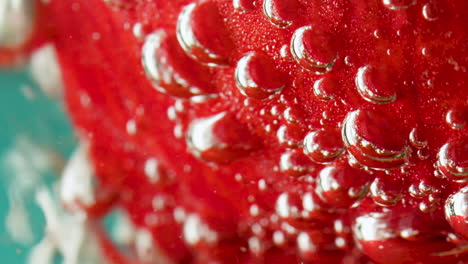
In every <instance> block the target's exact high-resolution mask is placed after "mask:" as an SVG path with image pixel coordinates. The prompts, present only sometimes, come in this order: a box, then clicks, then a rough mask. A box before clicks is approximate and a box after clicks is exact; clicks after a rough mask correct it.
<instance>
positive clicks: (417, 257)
mask: <svg viewBox="0 0 468 264" xmlns="http://www.w3.org/2000/svg"><path fill="white" fill-rule="evenodd" d="M7 2H8V1H7ZM37 5H38V6H39V7H40V8H39V11H40V12H39V13H40V16H39V17H43V21H47V23H48V24H50V25H52V26H51V28H49V29H48V30H47V31H44V30H43V29H42V31H41V32H42V33H40V34H46V35H47V36H48V39H49V41H50V42H52V43H53V44H54V45H55V47H56V49H57V52H58V56H59V62H60V65H61V67H62V72H63V78H64V81H65V83H66V86H67V87H66V101H67V105H68V109H69V111H70V114H71V117H72V119H73V122H74V124H75V125H76V127H77V130H78V131H79V135H80V137H81V138H82V139H83V140H85V141H89V142H90V154H91V157H92V160H93V162H94V167H95V168H94V169H95V174H96V176H97V178H98V180H99V189H97V190H95V191H96V192H98V193H101V192H105V193H111V194H112V193H113V194H116V193H118V194H120V195H119V197H120V198H119V199H118V200H117V201H115V206H120V207H123V208H125V209H126V211H127V212H128V214H129V216H130V217H131V219H132V221H133V222H134V223H135V225H137V226H138V227H140V228H146V229H148V230H150V232H151V234H152V235H153V239H154V242H155V245H154V246H155V247H157V248H159V250H160V251H161V252H163V253H164V255H165V257H167V258H168V259H171V260H172V261H174V262H177V263H211V262H215V263H298V262H303V263H373V262H375V263H468V234H467V231H466V230H468V211H467V208H468V193H467V190H466V188H467V187H466V186H467V181H468V133H467V124H466V123H467V121H468V115H467V113H468V89H467V83H466V79H467V78H466V77H467V66H468V59H467V58H468V57H467V56H466V54H467V48H468V45H467V43H468V39H467V32H466V22H464V21H465V18H466V17H467V15H468V13H467V10H468V6H467V3H466V1H463V0H451V1H449V0H439V1H435V0H425V1H423V0H420V1H417V0H383V1H358V0H356V1H345V0H340V1H320V0H319V1H306V0H294V1H290V0H264V1H253V0H252V1H250V0H233V1H218V0H203V1H185V0H177V1H175V0H174V1H143V0H134V1H130V0H108V1H101V0H86V1H85V0H76V1H59V0H51V2H50V3H48V4H41V3H39V2H38V3H37ZM41 21H42V20H41ZM0 26H1V25H0ZM40 30H41V29H40ZM44 32H46V33H44ZM155 199H156V200H157V201H158V202H157V203H156V206H155V202H154V201H155ZM108 203H109V199H108V198H106V199H104V200H103V202H102V205H101V203H100V201H99V200H98V201H97V204H95V205H93V206H92V207H91V209H92V210H88V211H89V213H90V215H91V216H93V214H92V213H93V212H100V211H99V210H96V208H100V207H103V206H107V205H108ZM86 208H87V207H85V208H84V209H85V210H86ZM105 208H107V207H105ZM94 216H95V217H99V214H97V213H96V214H94ZM105 246H106V248H108V245H107V244H105ZM113 254H114V255H113V256H114V258H115V252H113ZM119 258H120V256H119Z"/></svg>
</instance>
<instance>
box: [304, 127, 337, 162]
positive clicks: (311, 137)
mask: <svg viewBox="0 0 468 264" xmlns="http://www.w3.org/2000/svg"><path fill="white" fill-rule="evenodd" d="M343 152H344V145H343V140H342V139H341V137H340V133H339V132H338V131H334V130H317V131H313V132H310V133H309V134H307V136H306V137H305V138H304V153H305V154H306V155H307V156H308V157H309V158H310V159H311V160H313V161H315V162H317V163H327V162H331V161H334V160H335V159H337V158H338V157H340V156H341V154H343Z"/></svg>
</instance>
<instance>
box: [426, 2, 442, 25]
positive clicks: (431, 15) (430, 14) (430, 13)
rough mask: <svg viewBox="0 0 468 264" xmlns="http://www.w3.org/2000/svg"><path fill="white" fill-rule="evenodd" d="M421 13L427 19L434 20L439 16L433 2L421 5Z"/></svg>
mask: <svg viewBox="0 0 468 264" xmlns="http://www.w3.org/2000/svg"><path fill="white" fill-rule="evenodd" d="M422 14H423V17H424V18H425V19H427V20H429V21H435V20H437V19H438V18H439V11H438V10H437V7H436V5H435V4H434V3H433V2H432V3H428V4H425V5H424V6H423V8H422Z"/></svg>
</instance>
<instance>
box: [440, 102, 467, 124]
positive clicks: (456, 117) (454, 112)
mask: <svg viewBox="0 0 468 264" xmlns="http://www.w3.org/2000/svg"><path fill="white" fill-rule="evenodd" d="M445 121H446V122H447V124H449V126H450V127H451V128H452V129H462V128H464V127H465V126H466V123H467V122H468V107H454V108H452V109H450V110H449V111H448V112H447V115H446V116H445Z"/></svg>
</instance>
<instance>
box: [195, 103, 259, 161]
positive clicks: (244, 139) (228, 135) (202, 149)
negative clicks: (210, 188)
mask: <svg viewBox="0 0 468 264" xmlns="http://www.w3.org/2000/svg"><path fill="white" fill-rule="evenodd" d="M187 144H188V146H189V149H190V151H191V152H192V153H193V154H194V155H195V156H196V157H198V158H200V159H203V160H206V161H211V162H216V163H228V162H231V161H233V160H235V159H238V158H240V157H243V156H245V155H247V154H248V153H249V152H250V151H252V149H253V148H254V146H255V140H254V139H253V138H252V137H251V134H250V132H249V130H248V129H247V128H245V127H244V126H242V124H241V123H240V122H239V121H238V120H237V119H236V118H234V117H233V116H232V115H231V114H229V113H227V112H221V113H219V114H216V115H213V116H210V117H206V118H199V119H195V120H193V121H192V123H191V124H190V126H189V129H188V132H187Z"/></svg>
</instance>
